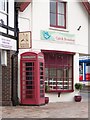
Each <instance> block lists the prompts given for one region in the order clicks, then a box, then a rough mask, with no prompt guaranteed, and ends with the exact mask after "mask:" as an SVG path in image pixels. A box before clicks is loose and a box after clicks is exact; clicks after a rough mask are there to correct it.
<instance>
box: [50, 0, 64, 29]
mask: <svg viewBox="0 0 90 120" xmlns="http://www.w3.org/2000/svg"><path fill="white" fill-rule="evenodd" d="M55 2H56V13H54V14H55V15H56V19H55V20H56V25H52V24H51V23H50V27H56V28H63V29H66V2H63V1H58V0H55ZM58 3H64V14H63V15H64V26H60V25H58V14H60V15H62V13H58ZM50 4H51V0H50ZM50 10H51V8H50ZM51 13H53V12H51V11H50V16H51ZM50 20H51V17H50Z"/></svg>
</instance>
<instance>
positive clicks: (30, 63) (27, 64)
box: [26, 62, 34, 66]
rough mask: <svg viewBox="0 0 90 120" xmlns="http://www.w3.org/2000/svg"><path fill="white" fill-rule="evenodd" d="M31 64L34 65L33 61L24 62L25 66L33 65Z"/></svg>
mask: <svg viewBox="0 0 90 120" xmlns="http://www.w3.org/2000/svg"><path fill="white" fill-rule="evenodd" d="M33 65H34V63H32V62H29V63H26V66H33Z"/></svg>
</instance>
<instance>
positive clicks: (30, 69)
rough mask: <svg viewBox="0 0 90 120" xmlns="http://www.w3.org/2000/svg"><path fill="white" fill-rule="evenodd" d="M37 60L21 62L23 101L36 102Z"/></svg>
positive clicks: (27, 102) (25, 102) (23, 102)
mask: <svg viewBox="0 0 90 120" xmlns="http://www.w3.org/2000/svg"><path fill="white" fill-rule="evenodd" d="M35 66H36V65H35V61H22V62H21V103H22V104H30V103H31V104H34V103H35V75H34V74H35Z"/></svg>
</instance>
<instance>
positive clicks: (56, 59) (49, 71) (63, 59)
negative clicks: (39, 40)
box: [44, 53, 73, 92]
mask: <svg viewBox="0 0 90 120" xmlns="http://www.w3.org/2000/svg"><path fill="white" fill-rule="evenodd" d="M44 56H45V85H46V86H48V88H49V91H50V92H59V91H67V92H68V91H73V73H72V71H73V56H72V55H63V54H59V53H58V54H57V53H55V54H54V53H51V54H50V53H45V54H44ZM51 56H52V57H53V59H51V58H52V57H51Z"/></svg>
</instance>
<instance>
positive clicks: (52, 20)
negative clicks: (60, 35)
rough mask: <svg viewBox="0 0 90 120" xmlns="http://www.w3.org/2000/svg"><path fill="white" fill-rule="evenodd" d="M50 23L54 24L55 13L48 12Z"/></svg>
mask: <svg viewBox="0 0 90 120" xmlns="http://www.w3.org/2000/svg"><path fill="white" fill-rule="evenodd" d="M50 24H51V25H56V14H53V13H50Z"/></svg>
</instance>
